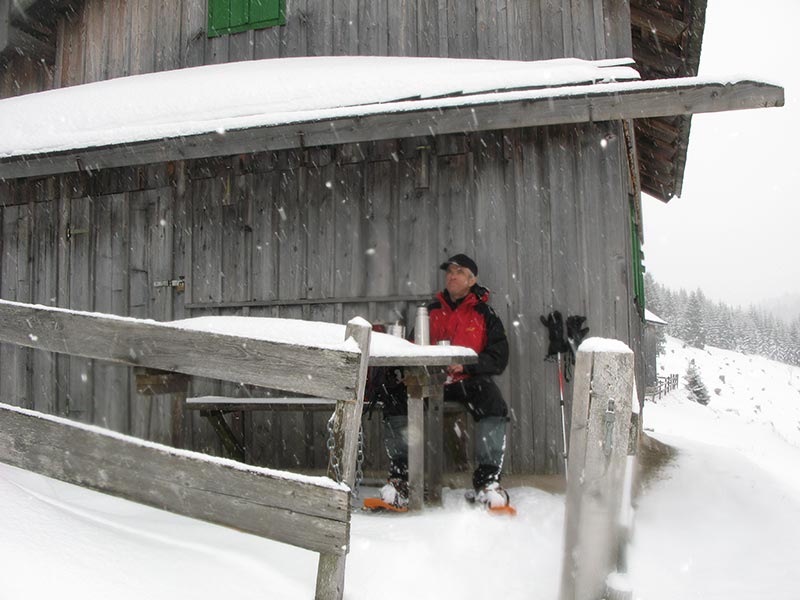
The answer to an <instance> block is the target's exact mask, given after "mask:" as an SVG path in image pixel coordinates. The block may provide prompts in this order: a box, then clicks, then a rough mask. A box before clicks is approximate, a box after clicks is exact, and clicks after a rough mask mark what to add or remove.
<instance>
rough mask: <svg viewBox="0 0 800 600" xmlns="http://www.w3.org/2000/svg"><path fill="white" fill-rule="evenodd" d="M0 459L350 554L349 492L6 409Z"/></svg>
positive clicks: (0, 407) (0, 410)
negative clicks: (348, 550)
mask: <svg viewBox="0 0 800 600" xmlns="http://www.w3.org/2000/svg"><path fill="white" fill-rule="evenodd" d="M0 461H2V462H4V463H6V464H9V465H13V466H15V467H19V468H21V469H26V470H28V471H33V472H35V473H39V474H41V475H45V476H47V477H52V478H54V479H59V480H61V481H66V482H68V483H72V484H76V485H80V486H83V487H86V488H90V489H93V490H97V491H99V492H103V493H107V494H111V495H113V496H118V497H120V498H125V499H126V500H132V501H133V502H139V503H142V504H146V505H148V506H153V507H155V508H159V509H162V510H166V511H169V512H172V513H175V514H179V515H183V516H186V517H190V518H193V519H200V520H203V521H208V522H210V523H215V524H217V525H224V526H226V527H231V528H233V529H237V530H239V531H244V532H245V533H251V534H254V535H258V536H262V537H267V538H270V539H273V540H277V541H280V542H285V543H287V544H292V545H294V546H299V547H301V548H306V549H309V550H314V551H317V552H324V553H326V554H328V555H330V554H333V555H344V554H345V553H346V552H347V548H348V544H349V534H350V532H349V529H350V525H349V520H350V492H349V491H348V490H347V489H346V488H344V487H337V486H333V485H331V483H330V482H328V481H327V480H322V479H320V481H319V482H314V481H313V480H311V479H303V478H298V477H294V476H292V475H291V474H288V473H287V474H281V473H280V472H277V471H276V472H273V473H269V472H267V471H266V470H264V469H258V468H251V467H248V466H246V465H242V464H238V463H233V462H231V461H227V462H226V461H223V460H220V459H214V458H212V457H209V456H205V455H203V454H199V453H196V452H188V451H182V450H175V449H172V448H169V447H168V446H161V445H159V444H153V443H149V442H144V441H142V440H137V439H136V438H131V437H127V436H122V435H120V434H116V433H113V432H110V431H108V432H107V431H104V430H101V429H100V428H97V427H90V426H86V425H80V424H78V423H73V422H71V421H68V420H67V419H61V418H58V417H52V416H48V415H44V414H41V413H34V412H33V411H24V410H22V409H18V408H14V407H11V406H8V405H5V404H0Z"/></svg>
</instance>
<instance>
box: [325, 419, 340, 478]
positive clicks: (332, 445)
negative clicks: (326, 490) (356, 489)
mask: <svg viewBox="0 0 800 600" xmlns="http://www.w3.org/2000/svg"><path fill="white" fill-rule="evenodd" d="M335 417H336V413H333V414H332V415H331V418H330V419H328V442H327V447H328V465H329V466H330V468H331V470H333V474H334V475H335V476H336V481H337V482H340V483H341V481H342V474H341V472H340V471H339V457H338V456H336V440H334V439H333V419H334V418H335Z"/></svg>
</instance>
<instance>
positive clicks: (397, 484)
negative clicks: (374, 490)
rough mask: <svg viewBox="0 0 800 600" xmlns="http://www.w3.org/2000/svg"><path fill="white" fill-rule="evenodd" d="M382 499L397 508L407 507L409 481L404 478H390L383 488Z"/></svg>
mask: <svg viewBox="0 0 800 600" xmlns="http://www.w3.org/2000/svg"><path fill="white" fill-rule="evenodd" d="M381 500H383V501H384V502H385V503H386V504H390V505H391V506H394V507H395V508H407V507H408V482H407V481H405V480H403V479H394V478H393V479H389V480H388V481H387V482H386V484H385V485H384V486H383V487H382V488H381Z"/></svg>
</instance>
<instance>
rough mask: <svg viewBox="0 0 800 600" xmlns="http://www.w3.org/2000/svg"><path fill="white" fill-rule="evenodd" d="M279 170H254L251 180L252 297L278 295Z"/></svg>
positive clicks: (265, 298)
mask: <svg viewBox="0 0 800 600" xmlns="http://www.w3.org/2000/svg"><path fill="white" fill-rule="evenodd" d="M279 179H280V172H278V171H277V170H275V171H268V172H266V173H257V174H256V175H254V181H253V212H252V214H253V235H252V241H253V248H252V251H251V256H252V266H251V273H252V283H251V293H252V296H253V299H255V300H273V299H275V298H277V296H278V238H277V236H276V235H275V233H276V231H277V224H276V223H275V222H274V221H275V219H276V218H277V219H279V218H280V216H279V213H278V210H277V206H278V193H277V190H278V181H279Z"/></svg>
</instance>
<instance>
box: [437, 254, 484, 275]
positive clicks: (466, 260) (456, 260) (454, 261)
mask: <svg viewBox="0 0 800 600" xmlns="http://www.w3.org/2000/svg"><path fill="white" fill-rule="evenodd" d="M450 265H456V266H459V267H465V268H467V269H469V270H470V271H472V274H473V275H475V277H477V276H478V265H477V264H476V263H475V261H474V260H472V259H471V258H470V257H469V256H467V255H466V254H456V255H454V256H451V257H450V258H448V259H447V260H446V261H444V262H443V263H442V264H440V265H439V268H440V269H441V270H442V271H447V267H449V266H450Z"/></svg>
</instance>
